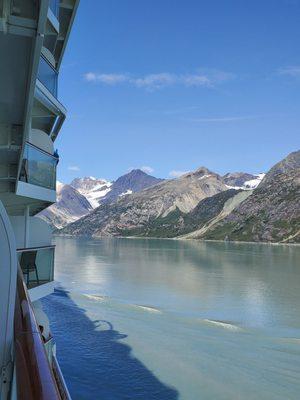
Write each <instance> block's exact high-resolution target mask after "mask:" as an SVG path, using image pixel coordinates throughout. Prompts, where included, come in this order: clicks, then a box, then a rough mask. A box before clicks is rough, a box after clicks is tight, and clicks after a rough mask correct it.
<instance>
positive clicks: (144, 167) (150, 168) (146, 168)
mask: <svg viewBox="0 0 300 400" xmlns="http://www.w3.org/2000/svg"><path fill="white" fill-rule="evenodd" d="M140 169H141V171H143V172H145V173H146V174H151V173H152V172H154V168H152V167H149V166H148V165H145V166H143V167H141V168H140Z"/></svg>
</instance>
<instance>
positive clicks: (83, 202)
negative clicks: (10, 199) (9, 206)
mask: <svg viewBox="0 0 300 400" xmlns="http://www.w3.org/2000/svg"><path fill="white" fill-rule="evenodd" d="M162 180H163V179H158V178H155V177H153V176H150V175H148V174H146V173H145V172H143V171H141V170H132V171H130V172H129V173H128V174H125V175H123V176H121V177H120V178H118V179H117V180H116V181H115V182H109V181H107V180H106V179H98V178H95V177H93V176H89V177H84V178H76V179H73V181H72V182H71V183H70V184H69V185H68V184H64V183H61V182H57V202H56V203H55V204H53V205H51V206H50V207H48V208H47V209H45V210H43V211H42V212H41V213H40V214H39V215H38V216H39V217H41V218H42V219H44V220H45V221H47V222H48V223H49V224H50V225H51V226H52V227H53V228H57V229H61V228H63V227H64V226H66V225H67V224H69V223H71V222H75V221H77V220H78V219H79V218H81V217H83V216H85V215H86V214H88V213H90V212H91V211H92V210H93V209H94V208H97V207H99V205H100V204H102V203H105V204H109V203H111V202H113V201H115V200H117V199H118V198H121V197H125V196H127V195H129V194H132V193H133V192H139V191H141V190H142V189H145V188H148V187H149V186H153V185H155V184H156V183H159V182H161V181H162Z"/></svg>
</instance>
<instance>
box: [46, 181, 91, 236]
mask: <svg viewBox="0 0 300 400" xmlns="http://www.w3.org/2000/svg"><path fill="white" fill-rule="evenodd" d="M56 193H57V202H56V203H55V204H52V205H51V206H50V207H48V208H46V209H45V210H43V211H42V212H40V213H39V214H38V217H40V218H42V219H43V220H45V221H46V222H48V223H49V224H50V225H51V226H52V227H53V228H58V229H60V228H63V227H64V226H65V225H67V224H69V223H71V222H74V221H76V220H77V219H79V218H81V217H83V216H84V215H86V214H88V213H89V212H91V211H92V210H93V207H92V206H91V204H90V203H89V201H88V200H87V199H86V197H85V196H83V195H82V194H80V193H79V192H78V191H77V190H76V189H75V188H73V187H72V186H71V185H66V184H63V183H61V182H56Z"/></svg>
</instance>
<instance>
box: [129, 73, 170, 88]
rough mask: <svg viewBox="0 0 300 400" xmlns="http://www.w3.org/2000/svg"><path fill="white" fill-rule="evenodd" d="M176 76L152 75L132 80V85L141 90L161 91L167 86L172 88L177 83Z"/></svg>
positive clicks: (166, 74)
mask: <svg viewBox="0 0 300 400" xmlns="http://www.w3.org/2000/svg"><path fill="white" fill-rule="evenodd" d="M176 80H177V77H176V75H172V74H169V73H165V72H163V73H160V74H150V75H146V76H144V77H142V78H136V79H132V83H133V84H134V85H135V86H137V87H139V88H146V89H150V90H155V89H161V88H163V87H165V86H171V85H174V84H175V83H176Z"/></svg>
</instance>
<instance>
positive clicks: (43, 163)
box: [19, 143, 58, 190]
mask: <svg viewBox="0 0 300 400" xmlns="http://www.w3.org/2000/svg"><path fill="white" fill-rule="evenodd" d="M57 162H58V158H57V157H54V156H53V155H51V154H49V153H46V152H45V151H43V150H41V149H39V148H37V147H35V146H33V145H32V144H30V143H26V145H25V151H24V157H23V162H22V168H21V173H20V178H19V179H20V181H23V182H26V183H31V184H32V185H36V186H41V187H44V188H47V189H51V190H55V189H56V166H57Z"/></svg>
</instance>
